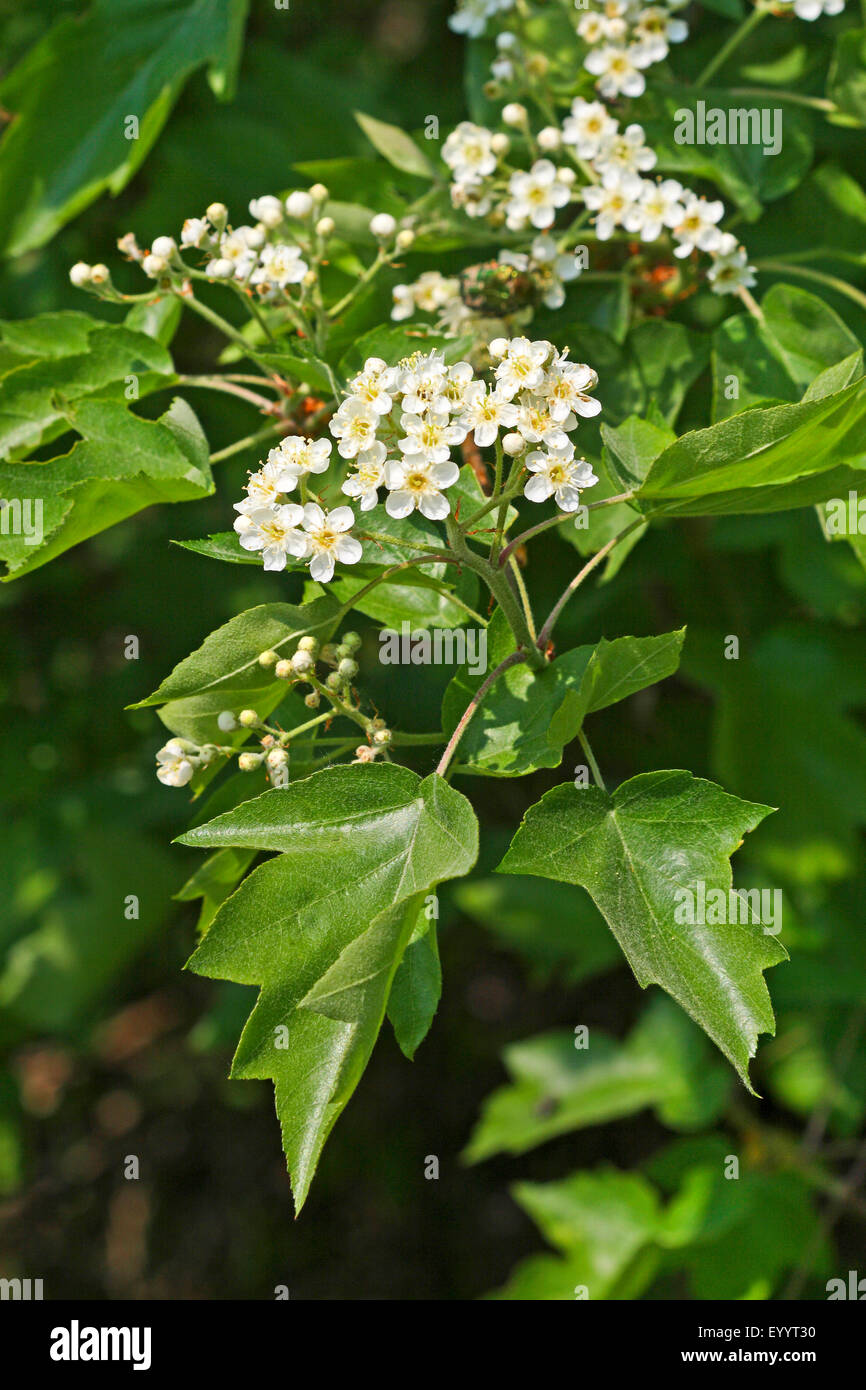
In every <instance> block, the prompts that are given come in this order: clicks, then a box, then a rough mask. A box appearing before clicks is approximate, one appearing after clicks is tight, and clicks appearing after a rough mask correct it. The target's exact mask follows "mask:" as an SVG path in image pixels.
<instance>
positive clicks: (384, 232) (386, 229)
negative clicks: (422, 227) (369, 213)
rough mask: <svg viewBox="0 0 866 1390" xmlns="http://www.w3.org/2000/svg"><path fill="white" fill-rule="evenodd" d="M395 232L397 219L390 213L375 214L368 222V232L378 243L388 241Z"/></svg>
mask: <svg viewBox="0 0 866 1390" xmlns="http://www.w3.org/2000/svg"><path fill="white" fill-rule="evenodd" d="M396 230H397V219H396V218H394V217H392V216H391V214H390V212H377V213H376V216H375V217H373V218H371V220H370V231H371V232H372V233H373V236H374V237H378V239H379V240H380V241H388V240H389V239H390V238H391V237H392V236H393V235H394V233H395V232H396Z"/></svg>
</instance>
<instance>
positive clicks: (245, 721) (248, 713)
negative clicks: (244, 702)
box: [238, 709, 259, 729]
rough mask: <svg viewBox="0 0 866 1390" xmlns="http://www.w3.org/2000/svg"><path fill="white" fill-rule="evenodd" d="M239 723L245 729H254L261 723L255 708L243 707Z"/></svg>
mask: <svg viewBox="0 0 866 1390" xmlns="http://www.w3.org/2000/svg"><path fill="white" fill-rule="evenodd" d="M238 723H239V724H240V725H241V727H242V728H244V729H254V728H255V726H256V724H258V723H259V716H258V715H257V714H256V712H255V710H254V709H242V710H241V712H240V714H239V715H238Z"/></svg>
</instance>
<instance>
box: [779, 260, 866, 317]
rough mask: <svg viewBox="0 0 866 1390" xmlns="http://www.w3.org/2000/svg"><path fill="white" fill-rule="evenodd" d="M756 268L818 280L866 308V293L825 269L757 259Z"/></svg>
mask: <svg viewBox="0 0 866 1390" xmlns="http://www.w3.org/2000/svg"><path fill="white" fill-rule="evenodd" d="M755 269H756V270H769V271H772V272H774V273H776V274H778V275H799V276H800V278H801V279H803V280H817V282H818V283H819V284H820V285H827V286H828V288H829V289H831V290H835V291H836V293H837V294H844V295H847V297H848V299H852V300H853V301H854V303H855V304H859V305H860V308H861V309H866V294H864V293H863V291H862V290H857V289H855V288H854V286H853V285H848V284H846V282H845V281H844V280H839V279H837V277H836V276H835V275H825V274H824V272H823V270H810V269H808V268H807V267H806V266H804V265H791V264H789V262H788V261H756V263H755Z"/></svg>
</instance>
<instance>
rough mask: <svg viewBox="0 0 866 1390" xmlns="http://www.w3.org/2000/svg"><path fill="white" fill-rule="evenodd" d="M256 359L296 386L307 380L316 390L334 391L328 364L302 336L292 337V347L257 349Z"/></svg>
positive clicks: (327, 392) (328, 393)
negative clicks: (303, 340) (306, 343)
mask: <svg viewBox="0 0 866 1390" xmlns="http://www.w3.org/2000/svg"><path fill="white" fill-rule="evenodd" d="M256 360H257V361H258V362H261V364H262V365H263V366H264V367H268V368H269V369H270V370H271V371H272V372H277V373H278V374H279V375H280V376H282V377H286V379H287V380H288V381H291V382H292V384H293V385H294V386H296V387H297V386H299V385H301V384H302V383H303V382H306V383H307V384H308V385H309V386H311V387H313V389H314V390H316V391H324V392H325V393H326V395H328V396H330V395H331V393H332V391H333V386H332V384H331V374H330V372H329V370H328V367H327V364H326V363H325V362H323V361H322V360H321V358H319V357H317V356H316V354H315V353H314V352H312V351H311V350H310V349H309V348H308V347H306V346H305V344H304V343H302V342H301V340H300V338H292V340H291V347H290V348H286V349H282V348H281V349H280V350H279V351H278V352H271V351H267V352H264V351H261V350H259V351H257V352H256Z"/></svg>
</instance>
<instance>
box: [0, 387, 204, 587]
mask: <svg viewBox="0 0 866 1390" xmlns="http://www.w3.org/2000/svg"><path fill="white" fill-rule="evenodd" d="M68 419H69V422H70V424H72V425H73V426H74V428H75V429H76V430H77V431H78V433H79V434H80V435H82V436H83V437H82V438H81V439H80V440H79V441H78V442H77V443H75V444H74V445H73V446H72V448H71V449H70V451H69V453H68V454H63V455H62V456H61V457H59V458H55V459H50V460H49V461H48V462H47V463H41V462H40V463H25V464H6V465H5V466H4V469H3V487H4V493H5V494H6V498H7V499H9V498H16V499H18V500H20V501H21V502H22V516H23V515H24V512H23V506H24V504H25V503H27V504H29V505H30V507H31V508H35V509H36V510H35V511H34V512H33V515H36V514H38V509H39V508H41V513H42V525H41V535H40V534H39V531H38V530H37V531H34V532H32V533H31V534H30V535H27V534H22V535H14V534H9V535H5V534H3V533H2V532H0V559H2V560H5V561H6V562H7V564H8V566H9V573H8V574H7V575H6V578H7V579H17V578H19V577H20V576H21V575H23V574H27V573H29V572H30V571H31V570H34V569H38V568H39V566H40V565H44V564H47V563H48V561H49V560H53V559H55V558H56V556H58V555H62V554H63V552H64V551H66V550H69V549H70V547H71V546H73V545H78V544H79V543H80V542H81V541H84V540H87V539H88V538H89V537H90V536H94V535H96V534H97V533H98V532H99V531H104V530H106V529H107V528H108V527H109V526H114V525H116V524H117V523H118V522H120V521H124V520H125V519H126V518H127V517H129V516H132V515H134V513H135V512H138V511H141V510H142V508H143V507H150V506H152V505H153V504H154V503H155V502H184V501H188V500H190V499H192V498H198V497H204V496H205V495H206V494H207V493H209V492H212V491H213V479H212V477H211V471H210V462H209V452H208V443H207V440H206V439H205V437H204V435H203V433H202V430H201V426H200V425H199V422H198V420H197V419H196V417H195V415H194V414H193V412H192V410H191V409H190V407H189V406H188V405H187V404H186V402H185V401H182V400H176V401H174V402H173V403H172V406H171V408H170V409H169V410H168V411H167V412H166V413H165V415H161V416H160V418H159V419H158V420H142V419H140V418H139V417H138V416H137V415H133V414H131V412H130V411H128V410H126V409H125V408H124V407H123V406H122V405H118V404H116V403H114V402H111V401H99V400H83V401H81V402H79V403H77V404H76V406H75V407H74V408H72V407H70V408H69V413H68ZM34 536H35V537H36V543H33V541H34Z"/></svg>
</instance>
